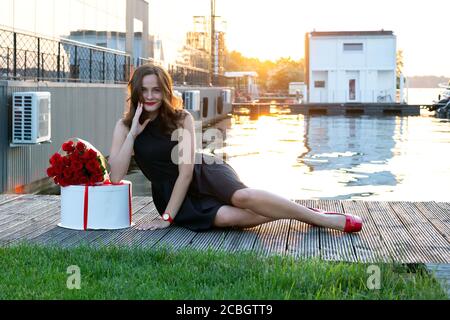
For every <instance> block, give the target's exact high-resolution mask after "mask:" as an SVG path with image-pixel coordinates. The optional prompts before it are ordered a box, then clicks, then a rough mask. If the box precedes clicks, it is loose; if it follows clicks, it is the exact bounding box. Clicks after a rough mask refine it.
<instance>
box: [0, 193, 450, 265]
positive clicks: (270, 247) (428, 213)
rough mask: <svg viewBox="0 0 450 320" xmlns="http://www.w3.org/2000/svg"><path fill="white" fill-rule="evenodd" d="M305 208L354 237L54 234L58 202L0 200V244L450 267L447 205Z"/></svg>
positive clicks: (288, 230)
mask: <svg viewBox="0 0 450 320" xmlns="http://www.w3.org/2000/svg"><path fill="white" fill-rule="evenodd" d="M296 202H297V203H300V204H302V205H305V206H309V207H317V208H321V209H324V210H327V211H335V212H346V213H352V214H357V215H360V216H361V217H362V218H363V223H364V225H363V230H362V231H361V232H360V233H355V234H346V233H343V232H340V231H334V230H330V229H326V228H320V227H315V226H311V225H309V224H306V223H302V222H300V221H297V220H295V219H280V220H276V221H272V222H270V223H266V224H263V225H260V226H257V227H254V228H247V229H232V228H225V229H212V230H210V231H206V232H193V231H190V230H188V229H186V228H182V227H178V226H171V227H169V228H166V229H161V230H155V231H140V230H137V229H136V228H135V227H131V228H127V229H122V230H88V231H78V230H70V229H65V228H61V227H58V226H57V223H58V222H59V219H60V199H59V196H37V195H20V196H17V197H15V195H1V197H0V244H2V245H8V244H14V243H17V242H19V241H24V240H28V241H32V242H36V243H40V244H44V245H56V246H59V247H73V246H78V245H81V244H89V245H93V246H96V247H100V246H106V245H117V246H127V247H145V248H160V247H169V248H172V249H181V248H194V249H198V250H207V249H212V250H222V251H227V252H236V251H246V250H251V251H255V252H257V253H258V254H262V255H264V256H269V255H274V254H276V255H290V256H294V257H295V258H314V257H319V258H321V259H324V260H333V261H350V262H355V261H361V262H368V263H370V262H390V261H396V262H401V263H419V262H426V263H449V262H450V250H449V249H450V214H449V208H450V203H446V202H445V203H444V202H439V203H436V202H380V201H350V200H345V201H341V200H296ZM132 204H133V221H134V222H135V223H136V224H137V225H139V224H140V223H145V222H147V221H149V220H153V219H156V218H157V217H159V215H158V213H157V212H156V208H155V206H154V203H153V201H152V198H151V197H133V199H132Z"/></svg>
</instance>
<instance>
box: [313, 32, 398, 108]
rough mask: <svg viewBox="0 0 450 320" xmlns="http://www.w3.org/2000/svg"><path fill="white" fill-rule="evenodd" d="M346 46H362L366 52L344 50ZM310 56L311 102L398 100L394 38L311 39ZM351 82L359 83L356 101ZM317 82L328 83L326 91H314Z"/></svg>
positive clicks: (379, 36) (334, 37) (382, 36)
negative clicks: (351, 96) (353, 98)
mask: <svg viewBox="0 0 450 320" xmlns="http://www.w3.org/2000/svg"><path fill="white" fill-rule="evenodd" d="M344 43H362V46H363V50H362V51H344ZM309 57H310V66H309V72H310V74H309V77H310V84H309V93H310V100H309V101H310V102H336V103H342V102H377V101H379V100H380V99H379V98H378V97H379V96H383V97H386V96H389V95H391V97H392V99H393V100H394V101H395V92H396V90H395V69H396V37H395V36H394V35H392V36H390V35H372V36H327V37H325V36H318V37H311V38H310V54H309ZM350 79H355V80H356V87H355V90H356V98H355V100H350V99H349V98H350V93H349V80H350ZM317 80H325V81H326V84H325V88H315V87H314V81H317ZM385 99H386V98H385ZM387 99H389V98H387ZM385 102H392V101H386V100H385Z"/></svg>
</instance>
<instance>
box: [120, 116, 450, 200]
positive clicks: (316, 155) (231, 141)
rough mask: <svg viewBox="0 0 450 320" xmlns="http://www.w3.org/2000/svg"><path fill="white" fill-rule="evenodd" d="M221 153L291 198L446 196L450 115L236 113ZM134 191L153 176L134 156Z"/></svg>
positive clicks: (246, 174) (140, 191)
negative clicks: (144, 172)
mask: <svg viewBox="0 0 450 320" xmlns="http://www.w3.org/2000/svg"><path fill="white" fill-rule="evenodd" d="M215 127H216V128H219V129H220V130H221V131H222V132H223V136H224V144H223V146H222V147H218V148H215V149H214V148H211V144H210V142H209V141H204V143H203V147H206V146H208V148H207V150H208V151H211V152H213V153H215V154H217V155H223V156H224V159H225V160H226V161H227V162H228V163H229V164H230V165H231V166H233V168H234V169H235V170H236V171H237V172H238V174H239V176H240V177H241V179H242V181H243V182H244V183H246V184H247V185H248V186H249V187H253V188H258V189H265V190H268V191H271V192H274V193H277V194H280V195H282V196H285V197H288V198H290V199H307V198H309V199H370V200H405V201H431V200H434V201H448V199H449V195H448V187H446V186H448V181H450V166H449V165H448V159H450V122H449V121H448V120H442V119H436V118H434V117H426V116H422V117H388V116H383V117H373V116H370V117H369V116H303V115H282V116H266V117H260V118H259V119H258V120H249V118H248V117H235V118H231V119H227V120H224V121H222V122H220V123H218V124H217V125H216V126H215ZM125 179H126V180H130V181H132V182H133V194H134V195H138V196H140V195H146V196H148V195H150V194H151V187H150V182H149V181H148V180H147V179H146V178H145V177H144V176H143V175H142V174H141V172H140V170H139V168H137V167H136V166H135V165H134V164H133V163H132V165H131V166H130V171H129V172H128V175H127V176H126V177H125Z"/></svg>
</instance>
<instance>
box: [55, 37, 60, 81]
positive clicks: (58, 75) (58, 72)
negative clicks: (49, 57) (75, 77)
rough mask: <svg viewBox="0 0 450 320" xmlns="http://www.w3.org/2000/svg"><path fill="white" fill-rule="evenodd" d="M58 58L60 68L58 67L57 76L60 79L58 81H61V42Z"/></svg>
mask: <svg viewBox="0 0 450 320" xmlns="http://www.w3.org/2000/svg"><path fill="white" fill-rule="evenodd" d="M56 59H57V63H58V67H57V68H58V69H57V72H56V78H57V79H58V82H59V79H60V77H61V75H60V71H61V42H58V57H57V58H56Z"/></svg>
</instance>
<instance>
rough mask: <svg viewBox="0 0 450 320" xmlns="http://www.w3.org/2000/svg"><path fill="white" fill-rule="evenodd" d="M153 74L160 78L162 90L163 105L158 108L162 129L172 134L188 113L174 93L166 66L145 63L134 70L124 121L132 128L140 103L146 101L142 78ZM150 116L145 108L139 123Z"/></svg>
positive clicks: (159, 82)
mask: <svg viewBox="0 0 450 320" xmlns="http://www.w3.org/2000/svg"><path fill="white" fill-rule="evenodd" d="M152 74H154V75H155V76H156V78H157V79H158V85H159V87H160V89H161V92H162V101H161V106H160V107H159V110H158V111H159V116H160V118H161V120H162V122H161V125H162V130H163V132H164V133H166V134H171V133H172V132H173V130H175V129H176V128H178V126H179V125H181V123H182V121H183V120H184V117H185V116H186V114H185V112H183V104H182V101H181V100H180V99H179V98H178V97H177V96H175V95H174V94H173V89H172V85H173V82H172V78H171V76H170V74H169V73H168V72H167V71H166V70H165V69H164V68H162V67H160V66H156V65H153V64H145V65H142V66H140V67H138V68H137V69H136V70H135V71H134V72H133V75H132V76H131V79H130V81H128V98H127V108H126V111H125V113H124V115H123V123H124V124H125V125H126V126H127V127H128V128H131V124H132V122H133V118H134V114H135V113H136V109H137V106H138V103H144V101H145V99H144V96H143V95H142V80H143V79H144V77H145V76H147V75H152ZM148 117H149V113H148V112H147V111H145V110H143V111H142V114H141V116H140V118H139V123H141V124H142V123H144V121H145V120H146V119H148Z"/></svg>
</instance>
